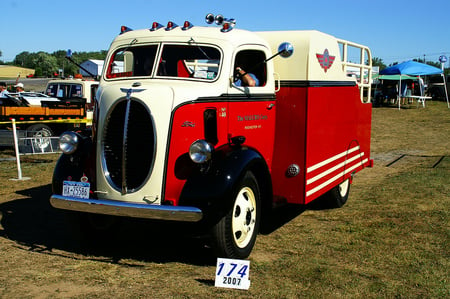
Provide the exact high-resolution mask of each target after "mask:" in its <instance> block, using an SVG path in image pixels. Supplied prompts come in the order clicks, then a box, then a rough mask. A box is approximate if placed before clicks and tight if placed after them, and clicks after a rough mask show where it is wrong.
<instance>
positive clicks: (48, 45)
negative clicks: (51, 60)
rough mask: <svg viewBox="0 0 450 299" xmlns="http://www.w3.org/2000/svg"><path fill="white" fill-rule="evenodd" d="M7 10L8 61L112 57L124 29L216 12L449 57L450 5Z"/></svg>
mask: <svg viewBox="0 0 450 299" xmlns="http://www.w3.org/2000/svg"><path fill="white" fill-rule="evenodd" d="M0 11H1V14H0V28H1V29H2V30H1V34H2V40H1V42H0V51H2V53H3V56H2V57H0V60H4V61H12V60H13V59H14V57H15V56H16V55H17V54H19V53H20V52H23V51H28V52H38V51H45V52H49V53H51V52H54V51H57V50H66V49H69V48H70V49H72V50H73V51H99V50H107V49H108V47H109V44H110V43H111V41H112V39H113V38H114V37H115V36H116V35H117V34H118V32H119V30H120V26H121V25H127V26H129V27H131V28H134V29H141V28H149V27H150V26H151V24H152V22H153V21H159V22H160V23H162V24H166V23H167V21H169V20H171V21H174V22H175V23H178V24H183V22H184V21H185V20H189V21H191V22H192V23H194V25H196V26H205V25H206V23H205V21H204V17H205V15H206V14H207V13H209V12H211V13H214V14H222V15H223V16H224V17H226V18H235V19H236V21H237V24H236V27H237V28H241V29H247V30H252V31H260V30H261V31H262V30H264V31H266V30H310V29H314V30H319V31H322V32H325V33H328V34H331V35H334V36H336V37H338V38H342V39H346V40H349V41H352V42H356V43H359V44H363V45H366V46H369V47H370V48H371V50H372V56H373V57H378V58H381V59H383V61H384V63H385V64H389V63H392V62H394V61H398V62H402V61H405V60H410V59H413V58H419V57H420V58H424V57H425V59H426V60H431V61H438V58H439V56H440V55H446V56H447V57H450V21H449V19H450V18H449V16H450V0H429V1H417V0H409V1H408V0H390V1H387V0H377V1H365V0H360V1H357V0H341V1H332V0H319V1H302V0H283V1H263V0H261V1H254V0H248V1H236V0H222V1H218V0H209V1H207V0H185V1H180V0H172V1H170V0H160V1H153V0H125V1H116V0H109V1H98V0H90V1H86V0H78V1H76V0H72V1H66V0H0ZM424 55H425V56H424ZM449 60H450V59H449Z"/></svg>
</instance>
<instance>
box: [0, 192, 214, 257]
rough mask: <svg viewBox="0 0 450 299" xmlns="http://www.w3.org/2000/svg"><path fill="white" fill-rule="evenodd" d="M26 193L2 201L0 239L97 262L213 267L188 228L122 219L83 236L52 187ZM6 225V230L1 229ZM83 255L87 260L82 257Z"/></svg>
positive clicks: (200, 241) (206, 250) (207, 252)
mask: <svg viewBox="0 0 450 299" xmlns="http://www.w3.org/2000/svg"><path fill="white" fill-rule="evenodd" d="M17 193H19V194H21V195H25V196H27V197H26V198H24V199H18V200H13V201H9V202H6V203H2V204H0V213H1V215H0V216H1V222H0V223H1V227H0V237H3V238H7V239H10V240H13V241H15V242H17V244H19V245H20V247H22V248H25V249H26V250H30V251H34V252H40V253H44V254H49V255H61V256H64V255H66V254H65V253H64V252H61V251H59V250H62V251H66V252H68V253H67V257H70V258H76V257H74V256H72V255H71V254H70V253H74V254H81V255H84V256H86V257H89V258H92V259H93V260H96V261H105V262H109V263H119V264H125V263H126V262H125V261H123V260H124V259H133V260H138V261H145V262H156V263H168V262H183V263H188V264H194V265H213V264H215V262H216V260H215V258H214V257H213V253H212V250H211V249H210V248H208V247H206V246H205V245H204V244H205V242H204V240H203V238H201V237H193V236H192V235H189V226H188V225H186V224H183V225H182V226H181V227H180V225H179V224H175V223H163V222H152V221H144V220H136V219H128V218H123V219H120V222H119V223H118V225H117V226H116V228H117V230H116V231H114V234H108V235H105V236H104V237H102V236H98V238H97V239H92V238H84V236H83V234H82V233H81V230H78V225H76V224H74V223H71V220H73V213H70V212H69V213H66V212H65V211H62V210H58V209H55V208H53V207H52V206H51V205H50V203H49V198H50V195H51V185H46V186H40V187H37V188H32V189H27V190H22V191H18V192H17ZM1 228H3V230H2V229H1ZM83 259H85V258H84V257H83Z"/></svg>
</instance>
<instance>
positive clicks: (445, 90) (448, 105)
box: [441, 73, 450, 108]
mask: <svg viewBox="0 0 450 299" xmlns="http://www.w3.org/2000/svg"><path fill="white" fill-rule="evenodd" d="M441 76H442V79H443V81H444V92H445V99H446V100H447V108H450V104H449V103H448V94H447V82H446V81H445V75H444V74H443V73H442V74H441Z"/></svg>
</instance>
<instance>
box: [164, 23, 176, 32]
mask: <svg viewBox="0 0 450 299" xmlns="http://www.w3.org/2000/svg"><path fill="white" fill-rule="evenodd" d="M177 27H178V25H177V24H175V23H174V22H172V21H169V22H168V23H167V27H166V31H170V30H172V29H175V28H177Z"/></svg>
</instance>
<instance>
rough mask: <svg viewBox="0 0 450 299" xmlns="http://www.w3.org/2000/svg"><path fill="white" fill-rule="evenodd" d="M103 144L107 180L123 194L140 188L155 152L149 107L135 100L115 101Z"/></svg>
mask: <svg viewBox="0 0 450 299" xmlns="http://www.w3.org/2000/svg"><path fill="white" fill-rule="evenodd" d="M127 101H130V103H129V106H127ZM124 129H126V132H124ZM124 134H125V135H124ZM102 144H103V147H102V148H103V157H104V166H105V168H106V174H107V178H108V181H109V183H110V184H111V185H112V186H113V187H114V188H115V189H117V190H118V191H121V192H122V193H123V194H124V193H132V192H135V191H137V190H138V189H140V188H141V187H142V186H143V185H144V183H145V182H146V181H147V180H148V178H149V177H150V174H151V171H152V168H153V162H154V157H155V153H156V148H155V144H156V137H155V130H154V122H153V119H152V116H151V114H150V112H149V111H148V109H147V108H146V107H145V106H144V105H143V104H142V103H141V102H139V101H137V100H134V99H130V100H126V99H124V100H121V101H120V102H119V103H117V104H116V105H115V106H114V107H113V108H112V109H111V111H110V113H109V115H108V117H107V119H106V123H105V130H104V134H103V138H102Z"/></svg>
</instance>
